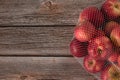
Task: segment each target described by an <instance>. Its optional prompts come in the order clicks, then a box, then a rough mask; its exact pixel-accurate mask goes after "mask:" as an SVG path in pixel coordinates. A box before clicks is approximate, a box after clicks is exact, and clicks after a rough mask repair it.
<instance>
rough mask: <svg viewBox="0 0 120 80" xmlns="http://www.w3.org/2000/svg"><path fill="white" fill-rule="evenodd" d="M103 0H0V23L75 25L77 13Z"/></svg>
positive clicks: (5, 24)
mask: <svg viewBox="0 0 120 80" xmlns="http://www.w3.org/2000/svg"><path fill="white" fill-rule="evenodd" d="M103 1H104V0H48V1H46V0H0V25H4V26H13V25H16V26H21V25H26V26H31V25H32V26H33V25H75V24H76V23H77V20H78V17H79V13H80V12H81V10H82V9H83V8H85V7H88V6H97V7H98V6H100V4H102V2H103Z"/></svg>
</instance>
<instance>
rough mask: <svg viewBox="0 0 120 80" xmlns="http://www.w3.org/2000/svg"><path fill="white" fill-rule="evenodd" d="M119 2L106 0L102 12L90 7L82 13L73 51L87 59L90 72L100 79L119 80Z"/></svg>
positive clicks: (86, 65)
mask: <svg viewBox="0 0 120 80" xmlns="http://www.w3.org/2000/svg"><path fill="white" fill-rule="evenodd" d="M119 21H120V1H119V0H106V1H105V2H104V3H103V4H102V6H101V8H100V9H98V8H97V7H95V6H90V7H87V8H85V9H83V11H82V12H81V13H80V16H79V24H78V25H76V27H75V29H74V39H73V40H72V41H71V43H70V51H71V53H72V55H73V56H74V57H77V58H84V60H83V65H84V68H85V70H87V71H88V72H89V73H93V74H96V73H100V75H101V76H100V79H101V80H120V24H119Z"/></svg>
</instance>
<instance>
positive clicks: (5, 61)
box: [0, 57, 94, 80]
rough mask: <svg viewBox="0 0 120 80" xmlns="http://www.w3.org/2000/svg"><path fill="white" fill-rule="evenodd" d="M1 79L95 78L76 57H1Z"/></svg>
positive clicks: (56, 79)
mask: <svg viewBox="0 0 120 80" xmlns="http://www.w3.org/2000/svg"><path fill="white" fill-rule="evenodd" d="M0 80H94V79H93V77H92V76H91V75H89V74H88V73H86V71H85V70H84V69H83V68H82V67H81V66H80V64H79V63H78V62H77V61H76V60H75V59H74V58H66V57H0Z"/></svg>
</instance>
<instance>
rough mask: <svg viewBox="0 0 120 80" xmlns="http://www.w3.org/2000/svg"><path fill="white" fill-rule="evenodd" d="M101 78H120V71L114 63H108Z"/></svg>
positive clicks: (107, 79) (108, 79)
mask: <svg viewBox="0 0 120 80" xmlns="http://www.w3.org/2000/svg"><path fill="white" fill-rule="evenodd" d="M101 80H120V71H119V70H118V69H117V67H115V66H114V65H108V66H107V67H106V68H104V69H103V71H102V72H101Z"/></svg>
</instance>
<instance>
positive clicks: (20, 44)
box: [0, 26, 74, 56]
mask: <svg viewBox="0 0 120 80" xmlns="http://www.w3.org/2000/svg"><path fill="white" fill-rule="evenodd" d="M73 29H74V26H70V27H66V26H64V27H62V28H61V26H57V27H3V28H0V55H39V56H67V55H70V52H69V43H70V41H71V39H72V36H73Z"/></svg>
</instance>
